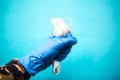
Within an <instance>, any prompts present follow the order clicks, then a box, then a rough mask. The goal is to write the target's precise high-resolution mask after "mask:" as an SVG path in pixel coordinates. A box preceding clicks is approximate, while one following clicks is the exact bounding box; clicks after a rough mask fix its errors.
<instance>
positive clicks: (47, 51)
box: [18, 36, 77, 76]
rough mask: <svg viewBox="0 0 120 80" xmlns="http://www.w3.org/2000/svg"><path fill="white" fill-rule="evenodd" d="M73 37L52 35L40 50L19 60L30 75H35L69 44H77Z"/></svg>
mask: <svg viewBox="0 0 120 80" xmlns="http://www.w3.org/2000/svg"><path fill="white" fill-rule="evenodd" d="M76 42H77V40H76V39H75V38H74V37H72V36H69V37H51V38H49V39H48V40H47V41H46V42H45V43H44V44H43V46H41V47H40V48H39V49H38V50H35V51H33V52H32V53H30V54H29V55H27V56H24V57H22V58H20V59H18V60H19V62H20V63H21V64H22V65H23V67H24V68H25V69H26V70H27V71H28V73H29V74H30V75H32V76H33V75H35V74H36V73H38V72H40V71H41V70H44V69H46V68H47V67H48V66H50V65H51V64H52V61H53V60H54V58H55V57H56V56H57V55H58V53H59V52H60V51H61V50H62V49H64V48H65V47H66V46H68V45H71V46H72V45H74V44H76Z"/></svg>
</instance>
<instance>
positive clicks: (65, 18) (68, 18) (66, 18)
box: [63, 17, 72, 29]
mask: <svg viewBox="0 0 120 80" xmlns="http://www.w3.org/2000/svg"><path fill="white" fill-rule="evenodd" d="M63 20H64V21H66V20H69V24H68V26H69V27H70V29H71V28H72V18H71V17H64V18H63Z"/></svg>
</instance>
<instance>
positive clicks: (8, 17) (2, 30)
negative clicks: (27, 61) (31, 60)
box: [0, 0, 120, 80]
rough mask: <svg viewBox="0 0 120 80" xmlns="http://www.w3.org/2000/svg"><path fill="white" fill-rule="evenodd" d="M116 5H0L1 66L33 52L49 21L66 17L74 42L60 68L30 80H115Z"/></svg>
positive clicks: (10, 1) (119, 42)
mask: <svg viewBox="0 0 120 80" xmlns="http://www.w3.org/2000/svg"><path fill="white" fill-rule="evenodd" d="M119 5H120V1H119V0H52V1H51V0H44V1H41V0H0V65H3V64H5V63H7V62H8V61H9V60H11V58H14V57H18V58H19V57H22V56H24V55H27V54H28V53H29V52H31V51H33V50H35V49H36V48H38V47H39V46H40V45H41V44H42V43H43V42H44V41H45V40H46V39H47V37H48V34H49V33H50V32H51V30H52V27H51V26H52V25H51V23H50V19H51V18H53V17H66V16H71V17H72V20H73V25H72V33H73V35H74V36H75V37H76V38H77V39H78V44H77V45H75V46H74V47H73V49H72V51H71V53H70V55H69V56H68V57H67V58H66V59H65V61H63V62H62V64H61V73H60V74H59V75H57V76H56V75H54V74H53V73H52V71H51V67H49V68H48V69H46V70H44V71H42V72H40V73H39V74H37V75H36V76H34V77H32V78H31V79H30V80H120V48H119V47H120V6H119Z"/></svg>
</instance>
